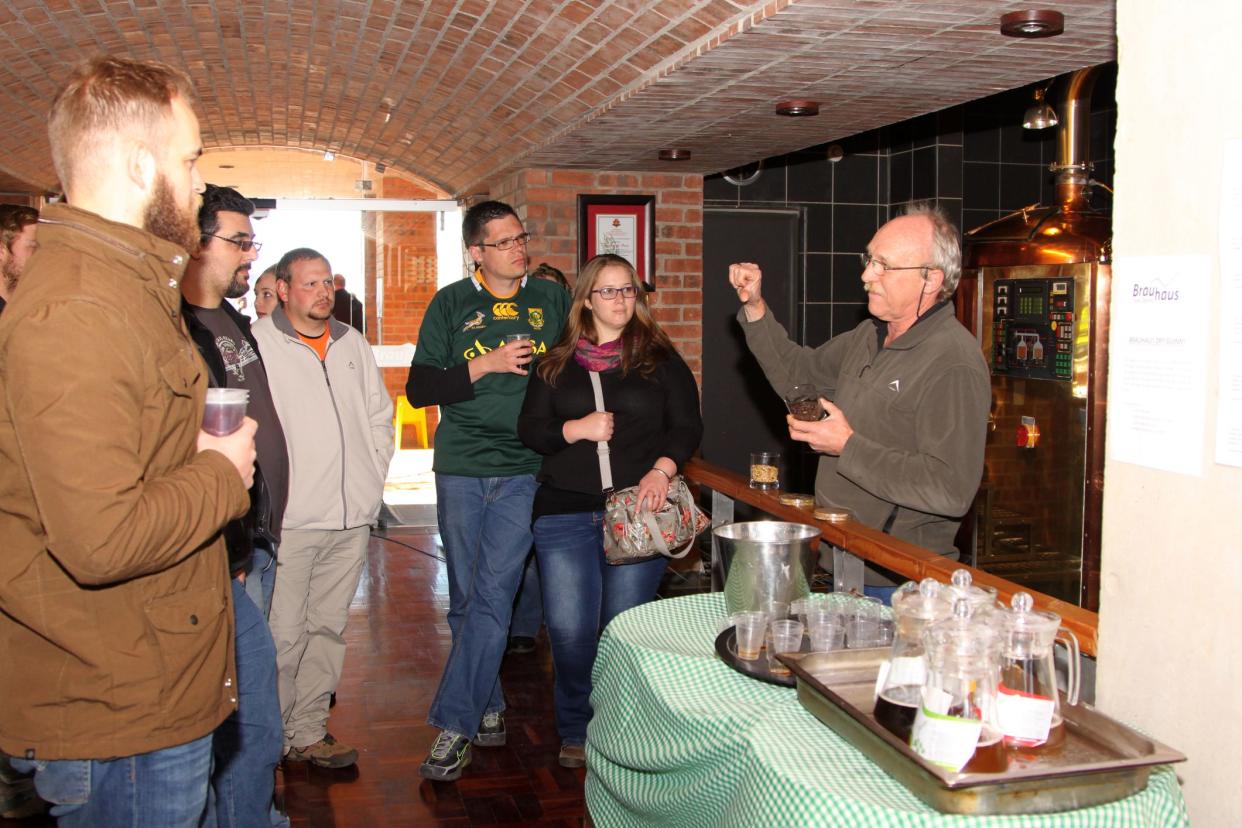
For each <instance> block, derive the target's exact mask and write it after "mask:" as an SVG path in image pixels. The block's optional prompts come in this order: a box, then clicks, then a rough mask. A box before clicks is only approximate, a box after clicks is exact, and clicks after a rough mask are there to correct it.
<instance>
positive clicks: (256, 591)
mask: <svg viewBox="0 0 1242 828" xmlns="http://www.w3.org/2000/svg"><path fill="white" fill-rule="evenodd" d="M275 587H276V547H275V546H273V547H272V548H271V549H268V548H267V546H266V545H265V544H264V542H263V541H259V540H256V541H255V542H254V554H253V555H252V556H251V558H250V569H248V570H247V571H246V594H247V595H249V596H250V600H251V602H253V603H254V605H255V606H256V607H258V608H259V611H260V612H262V613H263V617H264V618H267V616H268V613H270V612H271V611H272V590H273V589H275Z"/></svg>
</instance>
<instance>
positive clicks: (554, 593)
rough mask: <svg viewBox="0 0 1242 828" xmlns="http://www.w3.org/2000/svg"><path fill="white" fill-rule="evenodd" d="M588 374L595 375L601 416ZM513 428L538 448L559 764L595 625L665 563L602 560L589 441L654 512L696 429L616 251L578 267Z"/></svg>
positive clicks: (697, 419)
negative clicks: (604, 446)
mask: <svg viewBox="0 0 1242 828" xmlns="http://www.w3.org/2000/svg"><path fill="white" fill-rule="evenodd" d="M590 371H598V372H599V374H600V380H601V384H602V386H603V398H604V408H605V411H603V412H598V411H596V408H595V395H594V392H593V390H592V387H591V380H590V375H589V372H590ZM518 436H519V437H521V439H522V442H524V443H526V445H528V446H530V447H531V448H533V449H534V450H535V451H537V452H539V453H540V454H542V455H544V460H543V466H542V468H541V469H540V471H539V476H538V479H539V482H540V486H539V489H538V491H537V492H536V493H535V505H534V511H533V520H534V534H535V554H536V556H537V558H538V560H539V571H540V580H541V581H542V587H543V590H542V591H543V605H544V616H545V619H546V621H547V625H548V638H549V640H550V642H551V645H552V661H553V664H554V666H555V668H556V686H555V705H556V726H557V730H558V731H559V733H560V736H561V742H562V744H561V752H560V758H559V761H560V764H561V765H563V766H565V767H581V766H582V765H583V764H584V763H585V761H586V755H585V751H584V745H585V744H586V728H587V722H589V721H590V719H591V705H590V695H591V667H592V665H593V663H594V661H595V650H596V643H597V640H598V637H599V633H600V631H601V630H603V629H604V627H605V626H607V625H608V622H609V621H611V620H612V619H613V618H614V617H615V616H616V615H617V614H618V613H621V612H623V611H625V610H627V609H629V608H631V607H634V606H637V605H639V604H642V603H644V602H646V601H649V600H651V599H652V598H653V597H655V593H656V588H657V587H658V586H659V584H660V578H661V576H663V574H664V568H665V565H666V561H665V559H664V558H662V557H657V558H655V559H654V560H650V561H644V562H642V563H635V564H627V565H624V566H609V565H608V564H607V563H606V562H605V560H604V550H603V531H604V511H603V510H604V492H603V487H602V485H601V483H600V468H599V462H598V459H597V456H596V442H597V441H601V440H606V441H607V442H608V445H609V449H610V457H611V465H612V480H613V486H614V488H616V489H623V488H626V487H628V486H634V485H637V486H638V487H639V496H640V499H641V502H642V504H643V505H645V506H646V507H647V508H653V509H654V508H656V507H658V506H659V505H660V504H662V503H664V501H665V499H666V498H667V496H668V489H669V482H670V481H671V480H672V478H673V475H675V474H677V471H678V469H679V468H680V467H681V465H682V464H683V463H684V462H685V461H686V460H687V459H689V458H690V455H691V454H692V453H693V452H694V450H695V449H696V448H697V447H698V445H699V440H700V439H701V438H702V436H703V419H702V417H701V415H700V413H699V393H698V388H697V386H696V385H695V382H694V376H693V375H692V374H691V373H690V369H689V368H688V367H687V366H686V363H685V362H684V361H683V360H682V358H681V356H680V355H678V353H677V350H676V349H675V348H674V347H673V343H672V342H671V341H670V340H669V338H668V336H667V335H666V334H665V333H664V332H663V331H662V330H660V326H659V325H658V324H657V323H656V321H655V319H654V318H653V317H652V315H651V310H650V308H649V307H648V306H647V298H646V295H645V293H644V290H643V286H642V285H641V284H640V283H639V281H638V277H637V275H636V274H635V272H634V267H633V266H632V265H631V264H630V263H629V262H627V261H626V260H625V259H623V258H621V257H620V256H613V255H610V254H604V255H601V256H596V257H595V258H594V259H591V261H589V262H587V264H586V265H585V266H584V267H583V268H582V271H581V272H580V273H579V274H578V278H577V281H576V282H575V285H574V292H573V299H572V301H571V305H570V309H569V318H568V321H567V322H566V324H565V331H564V333H563V334H562V335H561V339H560V341H558V342H557V344H556V345H555V346H553V348H552V349H551V350H549V351H548V353H547V355H546V356H544V357H543V358H542V359H541V360H540V362H539V367H538V369H537V371H536V372H535V373H534V375H533V376H532V377H531V379H530V385H529V386H528V388H527V392H526V401H525V404H524V405H523V406H522V414H521V416H520V417H519V419H518Z"/></svg>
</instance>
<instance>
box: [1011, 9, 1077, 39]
mask: <svg viewBox="0 0 1242 828" xmlns="http://www.w3.org/2000/svg"><path fill="white" fill-rule="evenodd" d="M1000 30H1001V34H1003V35H1005V36H1006V37H1055V36H1057V35H1059V34H1061V33H1062V32H1064V31H1065V15H1063V14H1061V12H1059V11H1057V10H1056V9H1024V10H1022V11H1015V12H1009V13H1008V14H1006V15H1002V16H1001V20H1000Z"/></svg>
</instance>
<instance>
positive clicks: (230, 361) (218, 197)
mask: <svg viewBox="0 0 1242 828" xmlns="http://www.w3.org/2000/svg"><path fill="white" fill-rule="evenodd" d="M253 212H254V205H253V204H252V203H251V201H250V200H249V199H247V198H246V197H245V196H243V195H242V194H241V193H239V192H237V191H236V190H233V189H231V188H229V187H218V186H216V185H214V184H208V185H207V188H206V190H205V191H204V192H203V204H202V206H201V207H200V208H199V211H198V223H199V229H200V230H201V231H202V240H201V242H200V244H199V249H198V251H197V252H196V253H195V254H194V255H192V256H191V257H190V263H189V265H188V266H187V268H186V272H185V278H183V279H182V280H181V297H182V302H181V308H182V311H183V314H184V316H185V321H186V325H187V327H188V328H189V330H190V336H191V338H192V339H193V340H194V344H195V345H196V346H197V347H198V352H199V355H200V356H202V358H203V362H205V363H206V364H207V369H208V372H209V373H210V375H211V380H210V382H211V385H212V386H215V387H221V388H245V389H246V390H247V391H249V392H250V401H249V404H248V405H247V412H248V413H249V415H250V416H251V417H253V418H254V419H255V420H256V421H257V422H258V423H259V430H258V431H257V432H256V433H255V449H256V451H257V453H258V458H257V461H256V463H255V474H254V485H252V486H251V488H250V511H249V512H248V513H247V515H246V516H245V517H244V518H242V519H240V520H236V521H233V522H232V523H230V524H229V525H228V527H226V529H225V533H224V536H225V543H226V545H227V547H228V553H229V574H230V575H231V576H232V578H233V583H232V590H233V621H234V629H233V637H234V652H235V655H236V660H237V664H238V679H237V684H238V686H237V690H238V703H237V710H235V711H233V713H232V715H230V716H229V718H228V719H226V720H225V722H224V723H223V724H222V725H220V726H219V727H218V728H216V732H215V734H214V736H213V755H214V763H213V768H212V774H211V784H212V794H211V795H210V796H209V797H208V814H209V815H215V816H216V819H215V820H211V819H208V823H212V824H219V825H220V826H225V825H232V824H234V823H233V822H232V820H233V818H234V817H235V818H236V819H237V820H238V824H256V825H258V824H263V825H266V824H268V822H269V821H270V823H271V824H273V825H279V824H287V823H282V820H283V817H281V816H280V815H278V814H273V813H272V811H273V804H272V793H273V789H274V785H275V780H276V776H275V774H276V764H277V763H278V762H279V761H280V755H281V751H282V750H283V745H284V732H283V724H282V722H281V715H280V700H279V698H278V696H277V686H276V646H275V644H274V643H273V641H272V634H271V631H270V630H269V629H268V626H267V611H268V608H269V607H270V606H271V602H272V590H273V587H274V582H275V575H276V566H275V556H276V550H277V547H278V545H279V542H280V529H281V521H282V518H283V516H284V512H285V505H286V501H287V500H288V491H289V457H288V450H287V448H286V445H285V434H284V430H283V429H282V427H281V423H280V417H279V416H278V415H277V413H276V408H275V404H274V402H273V400H272V394H271V390H270V389H269V388H268V384H267V372H266V369H265V366H264V364H263V361H262V360H261V359H260V357H259V346H258V344H257V343H256V341H255V339H254V336H253V335H252V334H251V332H250V320H249V319H247V318H246V317H245V316H243V315H242V314H240V313H238V312H237V311H236V310H235V309H234V308H233V306H232V305H231V304H229V303H228V302H226V301H225V299H236V298H238V297H241V296H244V295H245V294H246V290H247V284H248V280H249V276H250V265H251V263H252V262H254V260H255V259H256V258H257V257H258V255H259V244H258V243H257V242H255V241H254V228H253V226H252V225H251V223H250V215H251V214H252V213H253Z"/></svg>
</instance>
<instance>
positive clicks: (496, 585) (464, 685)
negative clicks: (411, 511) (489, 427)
mask: <svg viewBox="0 0 1242 828" xmlns="http://www.w3.org/2000/svg"><path fill="white" fill-rule="evenodd" d="M535 485H536V484H535V478H534V475H530V474H522V475H517V476H514V477H461V476H458V475H450V474H437V475H436V518H437V520H438V521H439V525H440V538H441V540H442V541H443V542H444V555H445V557H446V558H447V559H448V586H449V611H448V623H449V629H450V630H451V631H452V634H453V647H452V649H451V650H449V657H448V662H447V663H446V664H445V665H444V673H443V675H441V677H440V687H439V689H438V690H436V697H435V699H434V700H433V701H432V703H431V709H430V710H429V711H428V713H427V721H428V723H430V724H431V725H434V726H435V727H438V728H440V729H441V730H451V731H454V732H455V733H461V734H463V735H465V736H469V737H473V736H474V735H475V734H477V733H478V732H479V723H480V721H482V719H483V715H484V714H485V713H497V712H500V711H502V710H504V709H505V700H504V695H503V693H502V692H501V690H500V660H501V658H503V657H504V654H505V646H506V645H507V644H508V640H509V621H510V618H511V617H512V615H513V596H514V595H515V594H516V593H517V588H518V582H519V581H520V580H521V577H522V568H523V566H524V565H525V564H526V556H527V553H528V552H529V551H530V544H531V533H530V510H531V505H532V503H533V502H534V498H535Z"/></svg>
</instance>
